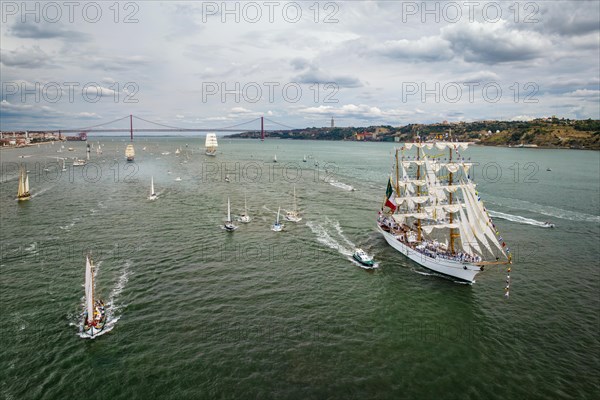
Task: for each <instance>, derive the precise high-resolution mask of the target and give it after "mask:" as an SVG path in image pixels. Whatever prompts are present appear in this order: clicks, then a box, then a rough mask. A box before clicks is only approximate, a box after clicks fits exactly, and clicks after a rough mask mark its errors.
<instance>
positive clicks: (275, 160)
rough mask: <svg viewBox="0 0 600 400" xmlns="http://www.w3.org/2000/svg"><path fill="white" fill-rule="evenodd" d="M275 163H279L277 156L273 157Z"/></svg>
mask: <svg viewBox="0 0 600 400" xmlns="http://www.w3.org/2000/svg"><path fill="white" fill-rule="evenodd" d="M273 162H277V154H275V155H274V156H273Z"/></svg>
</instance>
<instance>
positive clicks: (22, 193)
mask: <svg viewBox="0 0 600 400" xmlns="http://www.w3.org/2000/svg"><path fill="white" fill-rule="evenodd" d="M30 198H31V194H29V175H27V171H26V170H25V168H24V167H21V169H20V171H19V187H18V189H17V200H19V201H24V200H29V199H30Z"/></svg>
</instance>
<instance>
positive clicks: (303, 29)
mask: <svg viewBox="0 0 600 400" xmlns="http://www.w3.org/2000/svg"><path fill="white" fill-rule="evenodd" d="M49 4H50V5H49ZM225 7H227V9H225ZM599 16H600V2H598V1H572V2H561V1H537V2H530V1H529V2H515V1H510V2H471V3H470V5H469V3H465V2H462V1H460V2H447V1H440V2H433V1H432V2H427V5H426V6H424V3H422V2H421V1H418V2H407V1H380V2H376V1H362V2H360V1H356V2H351V3H350V2H319V3H315V2H313V1H309V2H277V1H274V2H228V3H227V5H226V6H225V5H224V3H222V2H220V1H219V2H180V3H172V2H139V1H136V2H122V3H119V5H118V7H115V6H114V5H113V2H97V3H93V2H90V3H86V2H75V5H73V6H71V5H68V4H67V5H66V4H65V3H63V2H56V3H39V2H37V3H36V2H31V3H27V4H26V5H25V7H23V3H22V2H20V1H19V2H12V1H3V2H2V23H1V25H0V26H1V27H0V30H1V41H0V51H1V58H0V68H1V71H0V72H1V80H2V94H1V96H2V97H1V100H0V101H1V103H0V112H1V115H0V116H1V129H2V130H12V129H45V128H46V129H50V128H52V129H60V128H63V129H67V128H80V127H86V126H92V125H96V124H100V123H103V122H108V121H112V120H115V119H118V118H120V117H123V116H125V115H128V114H134V115H136V116H139V117H142V118H145V119H147V120H151V121H156V122H159V123H162V124H165V125H170V126H177V127H186V128H194V127H202V128H211V127H227V126H232V125H235V124H239V123H243V122H246V121H251V120H254V119H255V118H257V117H258V116H261V115H264V116H265V117H267V118H269V120H272V121H277V122H279V123H281V124H284V125H287V126H291V127H306V126H327V125H328V124H329V121H330V119H331V118H332V117H333V118H335V121H336V125H338V126H366V125H375V124H390V125H394V126H399V125H405V124H408V123H417V122H439V121H443V120H448V121H461V120H465V121H472V120H482V119H504V120H507V119H530V118H533V117H543V116H551V115H556V116H559V117H568V118H596V119H598V118H600V115H599V114H600V99H599V96H600V90H599V89H600V76H599V74H600V72H599V70H600V65H599V63H600V61H599V60H600V17H599ZM124 123H125V121H121V122H117V123H115V127H120V125H119V124H124ZM248 127H253V128H256V127H257V125H256V122H255V123H254V125H250V126H248ZM267 127H271V128H275V127H276V125H273V124H272V123H270V122H269V123H268V124H267Z"/></svg>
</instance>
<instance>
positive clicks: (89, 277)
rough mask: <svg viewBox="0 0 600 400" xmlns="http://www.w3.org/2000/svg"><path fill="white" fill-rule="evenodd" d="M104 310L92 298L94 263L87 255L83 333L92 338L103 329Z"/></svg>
mask: <svg viewBox="0 0 600 400" xmlns="http://www.w3.org/2000/svg"><path fill="white" fill-rule="evenodd" d="M105 323H106V310H105V309H104V302H103V301H102V300H98V299H96V298H95V297H94V263H93V261H92V260H91V258H90V256H89V254H88V255H86V257H85V310H84V312H83V331H84V332H85V333H86V334H87V335H89V336H91V337H93V336H94V335H96V334H98V333H100V332H101V331H102V329H104V324H105Z"/></svg>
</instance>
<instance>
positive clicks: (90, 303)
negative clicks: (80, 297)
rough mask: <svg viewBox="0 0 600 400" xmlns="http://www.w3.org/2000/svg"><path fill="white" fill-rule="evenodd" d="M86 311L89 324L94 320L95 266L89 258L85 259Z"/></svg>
mask: <svg viewBox="0 0 600 400" xmlns="http://www.w3.org/2000/svg"><path fill="white" fill-rule="evenodd" d="M85 309H86V310H87V322H88V323H90V324H91V323H92V322H93V320H94V266H93V264H92V262H91V260H90V257H89V256H86V257H85Z"/></svg>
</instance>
